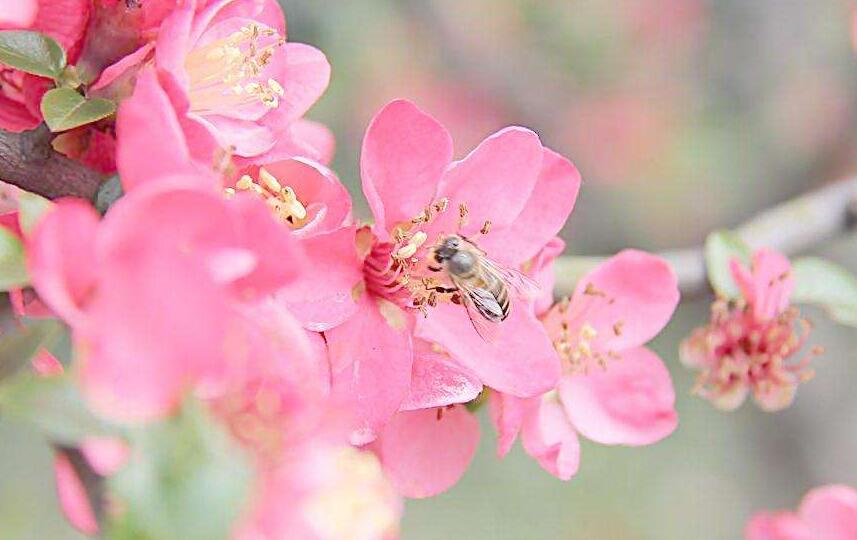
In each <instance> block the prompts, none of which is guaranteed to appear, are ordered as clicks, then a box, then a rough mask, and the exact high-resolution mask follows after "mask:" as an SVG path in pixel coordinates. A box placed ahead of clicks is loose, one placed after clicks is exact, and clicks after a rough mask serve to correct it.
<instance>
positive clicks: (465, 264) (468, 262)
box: [429, 234, 539, 339]
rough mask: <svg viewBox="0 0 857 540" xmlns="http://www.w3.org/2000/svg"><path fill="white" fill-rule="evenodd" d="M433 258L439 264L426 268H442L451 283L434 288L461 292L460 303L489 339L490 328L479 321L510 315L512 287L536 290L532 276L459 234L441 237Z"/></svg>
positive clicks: (530, 293)
mask: <svg viewBox="0 0 857 540" xmlns="http://www.w3.org/2000/svg"><path fill="white" fill-rule="evenodd" d="M434 261H435V262H436V263H437V264H438V265H439V267H434V266H429V268H430V269H431V270H433V271H437V272H439V271H441V270H443V271H444V272H445V274H446V275H447V277H448V278H449V281H450V282H452V285H453V287H452V288H443V287H439V288H437V290H439V291H441V292H450V293H455V292H458V293H460V295H459V297H460V299H461V304H463V305H464V307H465V308H466V310H467V315H468V317H470V322H471V323H473V326H474V328H476V331H477V332H478V333H479V335H480V336H482V337H483V339H488V337H487V336H488V335H489V332H490V328H489V327H487V326H486V325H484V324H482V322H484V321H487V322H489V323H495V324H496V323H501V322H503V321H504V320H506V318H507V317H508V316H509V313H510V312H511V309H512V298H511V295H510V292H511V291H514V292H516V293H518V295H519V296H525V297H526V296H533V295H534V294H535V292H537V291H538V290H539V286H538V284H537V283H535V282H534V281H533V280H531V279H530V278H528V277H527V276H525V275H523V274H521V273H520V272H518V271H516V270H513V269H511V268H506V267H504V266H502V265H500V264H498V263H497V262H495V261H493V260H491V259H490V258H489V257H488V256H487V255H486V253H485V252H484V251H482V250H481V249H479V247H478V246H477V245H476V244H475V243H473V241H471V240H469V239H467V238H466V237H464V236H461V235H458V234H453V235H449V236H446V237H444V238H443V239H442V240H441V241H440V243H439V244H438V245H437V246H436V247H435V248H434ZM474 312H475V313H474Z"/></svg>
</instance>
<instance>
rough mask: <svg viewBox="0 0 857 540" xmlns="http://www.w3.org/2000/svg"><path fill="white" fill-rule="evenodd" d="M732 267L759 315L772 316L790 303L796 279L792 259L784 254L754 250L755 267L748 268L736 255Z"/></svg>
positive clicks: (743, 290)
mask: <svg viewBox="0 0 857 540" xmlns="http://www.w3.org/2000/svg"><path fill="white" fill-rule="evenodd" d="M730 268H731V270H732V276H733V277H734V278H735V281H736V282H737V283H738V286H739V287H740V288H741V292H742V293H743V295H744V298H745V299H746V300H747V302H748V303H749V304H750V305H751V306H753V313H755V315H756V317H757V318H759V319H762V320H767V319H771V318H773V317H776V316H777V315H778V314H779V313H782V312H783V310H785V309H786V308H787V307H788V305H789V298H790V297H791V294H792V291H794V287H795V280H794V276H792V274H791V268H792V266H791V263H790V262H789V260H788V259H787V258H786V257H785V256H783V255H781V254H779V253H777V252H775V251H772V250H768V249H760V250H758V251H756V252H755V253H754V254H753V267H752V270H750V271H748V270H747V269H745V268H744V267H743V266H741V264H740V262H739V261H738V260H734V259H733V260H732V261H730Z"/></svg>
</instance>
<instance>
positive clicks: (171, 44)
mask: <svg viewBox="0 0 857 540" xmlns="http://www.w3.org/2000/svg"><path fill="white" fill-rule="evenodd" d="M193 23H194V12H193V9H192V7H190V6H181V7H176V8H175V10H174V11H173V12H172V13H171V14H170V15H169V16H168V17H167V18H165V19H164V21H163V23H161V26H160V28H159V29H158V39H157V42H156V43H155V63H156V65H157V66H158V72H159V73H161V74H162V75H163V76H165V77H167V78H169V79H170V80H171V89H173V88H174V89H176V90H178V89H181V90H182V91H183V92H187V88H188V86H189V84H190V78H189V77H188V74H187V72H186V71H185V67H184V64H185V60H186V58H187V54H188V52H190V50H191V47H192V46H193V43H194V41H195V40H193V39H191V26H192V25H193Z"/></svg>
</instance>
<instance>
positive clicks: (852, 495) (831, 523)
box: [744, 485, 857, 540]
mask: <svg viewBox="0 0 857 540" xmlns="http://www.w3.org/2000/svg"><path fill="white" fill-rule="evenodd" d="M744 535H745V538H746V539H747V540H855V539H857V491H855V490H853V489H852V488H850V487H847V486H841V485H829V486H823V487H820V488H816V489H814V490H812V491H810V492H809V493H807V494H806V496H805V497H804V498H803V501H802V502H801V504H800V508H799V509H798V511H797V513H793V512H785V511H784V512H767V511H763V512H758V513H756V514H755V515H754V516H753V518H752V519H751V520H750V522H749V523H747V527H746V528H745V529H744Z"/></svg>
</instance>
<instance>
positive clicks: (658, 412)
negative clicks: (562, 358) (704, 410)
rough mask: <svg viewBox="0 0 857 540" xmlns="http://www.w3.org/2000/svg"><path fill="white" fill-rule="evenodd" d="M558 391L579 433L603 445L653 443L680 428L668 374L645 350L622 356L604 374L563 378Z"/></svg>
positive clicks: (632, 351)
mask: <svg viewBox="0 0 857 540" xmlns="http://www.w3.org/2000/svg"><path fill="white" fill-rule="evenodd" d="M557 390H558V391H559V395H560V399H561V401H562V404H563V406H564V407H565V410H566V412H567V413H568V417H569V419H570V420H571V423H572V424H573V425H574V427H575V428H576V429H577V431H579V432H580V433H581V434H582V435H583V436H585V437H586V438H588V439H591V440H593V441H595V442H599V443H601V444H624V445H628V446H642V445H647V444H652V443H654V442H657V441H659V440H661V439H663V438H664V437H666V436H667V435H669V434H670V433H672V432H673V431H674V430H675V428H676V426H677V425H678V418H677V415H676V412H675V408H674V405H675V392H674V390H673V385H672V380H671V379H670V374H669V371H667V368H666V367H665V366H664V364H663V362H661V359H660V358H658V356H657V355H656V354H655V353H653V352H652V351H650V350H649V349H646V348H643V347H640V348H636V349H629V350H626V351H623V352H622V358H621V359H616V360H611V361H608V364H607V367H606V369H604V370H598V369H594V370H592V371H591V372H590V373H589V374H588V375H568V376H565V377H563V378H562V380H561V381H560V383H559V385H558V387H557Z"/></svg>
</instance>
